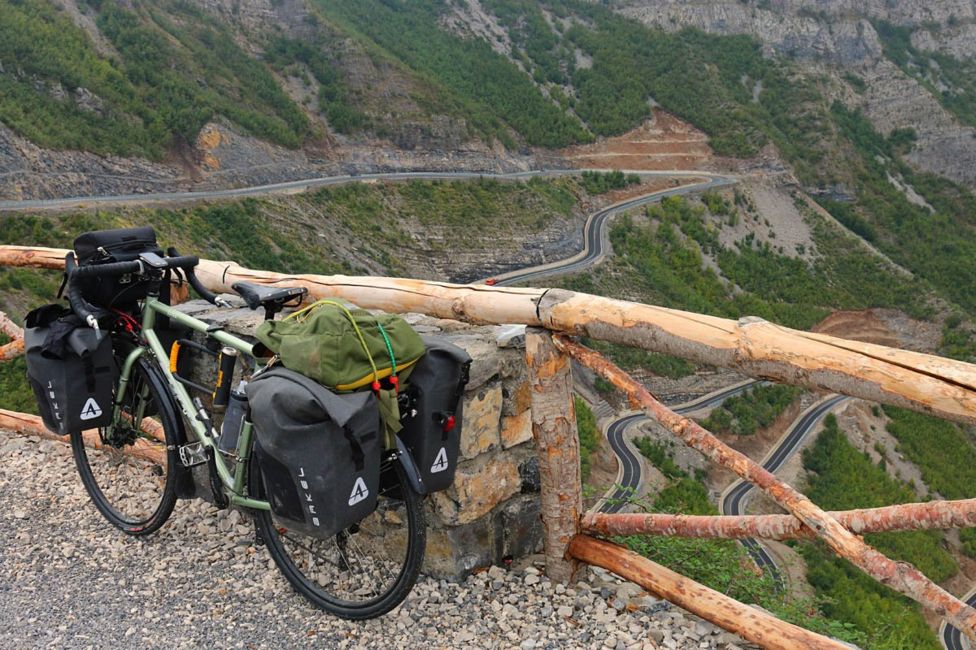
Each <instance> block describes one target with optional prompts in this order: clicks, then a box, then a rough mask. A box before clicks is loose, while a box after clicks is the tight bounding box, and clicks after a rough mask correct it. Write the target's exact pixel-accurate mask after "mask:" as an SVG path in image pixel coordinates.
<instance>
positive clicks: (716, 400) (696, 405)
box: [600, 381, 759, 513]
mask: <svg viewBox="0 0 976 650" xmlns="http://www.w3.org/2000/svg"><path fill="white" fill-rule="evenodd" d="M757 383H759V382H754V381H749V382H745V383H742V384H736V385H735V386H730V387H728V388H726V389H724V390H722V391H720V392H717V393H711V394H709V395H705V396H704V397H700V398H698V399H696V400H692V401H690V402H685V403H684V404H679V405H678V406H674V407H672V410H673V411H674V412H675V413H678V414H679V415H684V414H686V413H691V412H692V411H697V410H698V409H703V408H709V407H712V406H717V405H718V404H721V403H722V402H724V401H725V400H727V399H728V398H730V397H732V396H733V395H738V394H739V393H741V392H743V391H746V390H748V389H750V388H752V387H753V386H755V385H756V384H757ZM646 419H647V417H646V416H645V415H644V414H643V413H635V414H633V415H626V416H624V417H622V418H620V419H619V420H616V421H615V422H612V423H611V424H610V426H609V427H607V440H608V441H609V443H610V448H611V449H612V450H613V453H614V454H616V456H617V462H618V463H620V472H619V473H618V480H617V484H616V485H615V486H614V487H613V488H611V490H610V492H609V493H608V494H607V495H606V496H605V497H604V498H603V502H602V504H601V506H600V512H606V513H615V512H620V510H621V508H623V507H624V506H625V505H627V499H628V498H630V497H631V496H633V494H634V493H635V492H636V491H637V488H638V487H640V484H641V481H642V480H643V477H642V476H641V463H640V460H639V459H638V458H637V456H636V455H635V454H634V450H633V449H632V448H631V446H630V445H628V444H627V441H626V440H625V439H624V433H625V432H626V431H627V429H628V428H629V427H630V426H631V425H632V424H635V423H637V422H641V421H643V420H646Z"/></svg>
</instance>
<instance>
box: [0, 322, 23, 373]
mask: <svg viewBox="0 0 976 650" xmlns="http://www.w3.org/2000/svg"><path fill="white" fill-rule="evenodd" d="M0 332H3V333H4V334H6V335H7V336H9V337H10V339H11V340H10V341H9V342H7V343H4V344H3V345H0V361H9V360H10V359H13V358H14V357H19V356H20V355H22V354H23V353H24V330H22V329H21V328H20V325H18V324H17V323H15V322H13V321H12V320H10V318H8V317H7V315H6V314H5V313H3V312H2V311H0Z"/></svg>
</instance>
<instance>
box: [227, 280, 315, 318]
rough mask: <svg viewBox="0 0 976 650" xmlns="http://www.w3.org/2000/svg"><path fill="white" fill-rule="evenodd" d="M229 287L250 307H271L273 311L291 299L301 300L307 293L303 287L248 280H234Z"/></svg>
mask: <svg viewBox="0 0 976 650" xmlns="http://www.w3.org/2000/svg"><path fill="white" fill-rule="evenodd" d="M231 288H232V289H233V290H234V291H236V292H237V295H239V296H240V297H241V298H243V299H244V302H246V303H247V306H248V307H250V308H251V309H257V308H258V307H264V308H265V309H267V308H268V307H271V308H272V309H274V310H275V311H277V310H278V309H280V308H281V307H283V306H284V305H285V303H288V302H291V301H292V300H298V302H301V300H302V298H304V297H305V294H307V293H308V289H306V288H305V287H267V286H264V285H261V284H251V283H250V282H235V283H234V284H232V285H231Z"/></svg>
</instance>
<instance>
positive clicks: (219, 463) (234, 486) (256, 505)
mask: <svg viewBox="0 0 976 650" xmlns="http://www.w3.org/2000/svg"><path fill="white" fill-rule="evenodd" d="M156 314H162V315H163V316H168V317H169V318H170V319H171V320H172V321H174V322H176V323H179V324H180V325H183V326H185V327H188V328H190V329H192V330H195V331H197V332H202V333H203V334H205V335H206V336H207V337H209V338H212V339H214V340H216V341H218V342H220V343H221V344H223V345H226V346H230V347H232V348H234V349H235V350H237V351H238V352H240V353H243V354H246V355H248V356H249V357H251V358H252V359H254V358H255V357H254V346H252V345H251V344H250V343H248V342H247V341H245V340H243V339H240V338H238V337H236V336H233V335H231V334H228V333H227V332H224V331H222V330H212V329H209V327H210V326H209V325H208V324H207V323H205V322H203V321H202V320H199V319H197V318H193V317H192V316H188V315H186V314H184V313H182V312H180V311H178V310H176V309H174V308H173V307H171V306H169V305H166V304H164V303H162V302H160V300H159V296H155V295H149V296H148V297H147V298H146V302H145V304H144V305H143V310H142V336H143V338H144V339H145V340H146V343H147V344H148V345H147V346H138V347H136V349H134V350H133V351H132V352H130V353H129V355H128V356H127V357H126V359H125V362H124V363H123V365H122V372H121V377H120V379H119V390H118V391H117V392H118V394H117V396H116V398H115V405H114V409H115V417H116V418H118V417H119V411H120V409H121V405H122V402H123V398H124V396H125V391H126V388H127V386H128V384H129V378H130V377H131V376H132V368H133V366H134V365H135V363H136V361H137V360H138V359H139V357H141V356H142V355H144V354H146V353H147V352H149V353H150V354H152V356H153V357H155V359H156V361H157V365H158V366H159V369H160V370H162V372H163V375H164V376H165V377H166V383H167V384H168V385H169V389H170V392H171V393H172V394H173V395H174V396H175V397H176V401H177V403H178V404H179V406H180V410H181V411H183V416H184V417H183V419H184V421H185V422H186V423H187V424H188V425H189V426H190V429H191V430H192V432H193V434H194V436H195V438H196V440H195V441H191V442H200V443H202V444H203V445H204V446H205V447H209V448H211V449H212V450H213V456H214V462H215V464H216V467H217V474H218V475H219V476H220V482H221V484H222V485H223V487H224V492H225V494H227V497H228V500H229V501H230V503H232V504H234V505H237V506H243V507H246V508H252V509H256V510H270V509H271V506H270V505H269V504H268V502H267V501H261V500H258V499H252V498H249V497H247V496H244V492H245V490H244V488H245V485H244V482H245V480H246V469H247V464H248V463H247V461H248V459H249V458H250V455H251V447H252V445H251V441H252V436H253V426H252V424H251V422H250V421H248V420H247V419H245V420H244V425H243V427H242V428H241V435H240V438H238V441H237V449H236V456H237V463H236V464H235V466H234V469H233V471H231V468H230V467H229V466H228V464H227V461H225V460H224V458H223V455H222V454H221V452H220V451H219V450H218V449H217V443H216V441H215V440H214V435H215V433H216V432H215V431H213V430H211V431H208V430H207V427H206V426H205V425H204V423H203V422H201V421H200V420H199V419H197V410H196V407H195V406H194V405H193V400H192V398H191V397H190V393H189V392H188V391H187V389H186V386H184V385H183V384H181V383H180V382H179V381H177V379H176V378H175V377H174V376H173V373H172V372H170V367H169V352H167V350H166V349H165V348H164V347H163V344H162V343H161V342H160V340H159V337H158V336H157V335H156V332H155V330H154V329H153V328H154V326H155V324H156ZM255 362H256V359H255ZM260 367H261V366H258V368H260Z"/></svg>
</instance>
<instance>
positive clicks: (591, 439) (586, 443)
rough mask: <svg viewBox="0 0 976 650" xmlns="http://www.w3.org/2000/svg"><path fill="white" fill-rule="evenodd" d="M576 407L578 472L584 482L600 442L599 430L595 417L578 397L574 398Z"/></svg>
mask: <svg viewBox="0 0 976 650" xmlns="http://www.w3.org/2000/svg"><path fill="white" fill-rule="evenodd" d="M573 400H574V402H573V403H574V405H575V406H576V430H577V432H578V434H579V443H580V471H581V474H582V476H583V481H584V482H585V481H586V480H587V479H588V478H589V476H590V462H591V461H590V459H591V457H592V456H593V452H594V451H596V448H597V445H598V444H599V442H600V430H599V428H597V425H596V417H594V415H593V411H591V410H590V407H589V405H587V403H586V402H585V401H583V399H582V398H580V397H574V398H573Z"/></svg>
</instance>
